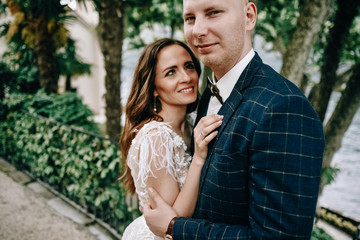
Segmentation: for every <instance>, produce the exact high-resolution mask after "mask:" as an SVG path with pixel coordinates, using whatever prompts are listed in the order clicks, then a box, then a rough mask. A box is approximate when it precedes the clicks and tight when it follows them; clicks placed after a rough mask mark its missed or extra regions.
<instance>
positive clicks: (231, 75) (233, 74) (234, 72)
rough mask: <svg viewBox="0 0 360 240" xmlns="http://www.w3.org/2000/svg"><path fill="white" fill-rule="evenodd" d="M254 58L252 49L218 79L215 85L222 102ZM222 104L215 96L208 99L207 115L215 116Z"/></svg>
mask: <svg viewBox="0 0 360 240" xmlns="http://www.w3.org/2000/svg"><path fill="white" fill-rule="evenodd" d="M254 56H255V51H254V49H251V50H250V51H249V52H248V54H246V56H245V57H244V58H243V59H241V61H240V62H238V63H237V64H236V65H235V66H234V67H233V68H232V69H230V71H228V72H227V73H226V74H225V75H224V76H223V77H222V78H220V79H219V80H218V81H217V82H215V81H214V82H215V85H216V86H217V87H218V88H219V91H220V96H221V97H222V99H223V102H225V101H226V99H227V98H228V97H229V96H230V93H231V92H232V90H233V88H234V86H235V84H236V82H237V80H238V79H239V77H240V75H241V73H242V72H243V71H244V69H245V67H246V66H247V65H248V64H249V62H250V61H251V59H252V58H253V57H254ZM212 79H214V73H213V74H212ZM221 106H222V104H221V103H220V102H219V100H218V99H217V98H216V97H215V96H211V97H210V102H209V107H208V111H207V115H210V114H216V113H218V112H219V110H220V108H221Z"/></svg>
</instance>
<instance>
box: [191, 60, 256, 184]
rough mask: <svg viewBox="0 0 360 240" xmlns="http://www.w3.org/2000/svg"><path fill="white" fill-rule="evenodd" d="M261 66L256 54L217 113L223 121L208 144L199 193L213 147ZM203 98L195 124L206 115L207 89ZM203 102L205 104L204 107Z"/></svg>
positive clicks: (208, 92)
mask: <svg viewBox="0 0 360 240" xmlns="http://www.w3.org/2000/svg"><path fill="white" fill-rule="evenodd" d="M261 65H262V60H261V58H260V57H259V55H258V54H257V53H256V54H255V56H254V58H253V59H252V60H251V61H250V63H249V64H248V65H247V66H246V67H245V69H244V71H243V72H242V74H241V76H240V77H239V79H238V81H237V82H236V84H235V86H234V89H233V90H232V92H231V94H230V96H229V97H228V99H226V101H225V102H224V104H223V105H222V107H221V108H220V110H219V112H218V114H219V115H224V119H223V123H222V125H221V127H220V129H219V130H218V131H219V133H218V135H217V136H216V138H215V139H214V140H213V141H212V142H211V143H210V144H209V148H208V149H209V151H208V155H207V158H206V161H205V163H204V166H203V168H202V172H201V177H200V185H199V191H201V190H202V187H203V185H204V182H205V181H204V179H205V177H206V174H207V171H208V168H209V165H210V162H211V159H212V155H213V154H214V152H215V146H216V144H217V141H218V139H219V138H220V136H221V134H222V133H223V131H224V129H225V127H226V125H227V124H228V122H229V120H230V119H231V117H232V116H233V115H234V113H235V110H236V109H237V108H238V107H239V106H240V104H241V102H242V100H243V96H242V93H241V92H242V91H243V90H244V89H246V88H248V87H249V86H250V84H251V82H252V80H253V78H254V75H255V73H256V72H257V71H258V69H259V67H260V66H261ZM203 97H204V98H205V99H203V98H202V99H201V101H200V103H202V105H200V104H199V110H200V112H198V116H197V119H196V124H197V123H198V121H199V120H200V118H201V117H203V116H205V115H206V112H207V108H208V107H207V106H208V104H209V99H210V90H209V89H208V88H206V89H205V91H204V95H203ZM204 102H205V103H206V105H205V103H204ZM199 113H200V114H199Z"/></svg>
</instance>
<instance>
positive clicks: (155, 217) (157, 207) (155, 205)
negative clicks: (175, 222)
mask: <svg viewBox="0 0 360 240" xmlns="http://www.w3.org/2000/svg"><path fill="white" fill-rule="evenodd" d="M148 192H149V198H150V203H148V204H145V205H144V206H143V213H144V217H145V220H146V224H147V225H148V227H149V228H150V230H151V231H152V232H153V233H154V234H155V235H157V236H160V237H164V236H165V233H166V230H167V228H168V225H169V223H170V221H171V219H173V218H174V217H176V216H177V213H176V212H175V210H174V209H173V208H172V207H171V206H170V205H169V204H167V203H166V202H165V201H164V200H163V199H162V197H161V196H160V195H159V194H158V193H157V192H156V191H155V190H154V189H153V188H149V189H148ZM150 204H151V205H150Z"/></svg>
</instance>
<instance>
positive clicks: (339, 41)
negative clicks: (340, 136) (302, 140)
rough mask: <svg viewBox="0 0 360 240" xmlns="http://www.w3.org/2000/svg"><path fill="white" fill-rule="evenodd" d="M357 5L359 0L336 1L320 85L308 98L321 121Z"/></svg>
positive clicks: (359, 3) (334, 82)
mask: <svg viewBox="0 0 360 240" xmlns="http://www.w3.org/2000/svg"><path fill="white" fill-rule="evenodd" d="M359 5H360V2H359V0H346V1H343V0H340V1H338V10H337V12H336V16H335V22H334V27H333V28H332V29H331V30H330V34H329V38H328V45H327V46H326V49H325V52H324V63H323V66H322V68H321V79H320V83H319V85H318V86H317V88H316V90H315V91H314V93H313V94H312V97H311V98H310V101H311V103H312V104H313V106H314V108H315V110H316V112H317V113H318V115H319V118H320V120H321V121H324V118H325V114H326V110H327V107H328V104H329V99H330V96H331V93H332V91H333V89H334V86H335V84H336V79H337V77H336V71H337V69H338V66H339V62H340V55H341V52H342V49H343V46H344V44H345V41H346V37H347V35H348V33H349V29H350V27H351V24H352V22H353V20H354V18H355V16H356V15H357V12H358V6H359Z"/></svg>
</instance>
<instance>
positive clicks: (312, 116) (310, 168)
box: [143, 0, 324, 239]
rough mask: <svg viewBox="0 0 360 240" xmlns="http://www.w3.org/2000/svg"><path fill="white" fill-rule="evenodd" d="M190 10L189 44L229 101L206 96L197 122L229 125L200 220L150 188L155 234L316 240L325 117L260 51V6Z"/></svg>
mask: <svg viewBox="0 0 360 240" xmlns="http://www.w3.org/2000/svg"><path fill="white" fill-rule="evenodd" d="M183 5H184V9H183V16H184V31H185V37H186V40H187V42H188V44H189V45H190V47H191V48H192V50H193V51H194V52H195V54H196V55H197V56H198V58H199V59H200V60H201V61H202V62H203V63H204V64H205V65H207V66H209V67H210V68H211V69H212V71H213V73H214V74H213V79H214V80H215V82H216V83H215V85H216V86H217V88H218V89H219V91H220V95H221V98H222V101H223V104H222V103H221V102H220V101H219V99H218V97H215V96H213V95H214V94H212V92H211V91H210V88H207V89H205V91H204V93H203V96H202V99H201V102H200V105H199V110H198V118H197V121H199V119H200V118H201V117H202V116H205V115H207V114H212V113H217V112H218V114H220V115H224V119H223V124H222V126H221V127H220V129H219V133H218V136H217V137H216V139H214V140H213V142H212V143H210V145H209V151H208V156H207V160H206V162H205V164H204V167H203V170H202V174H201V179H200V186H199V195H198V201H197V206H196V209H195V212H194V215H193V217H192V218H183V217H178V216H177V213H176V212H175V211H174V210H173V209H172V208H171V207H170V206H169V205H167V204H166V203H165V202H164V201H163V200H162V199H161V197H160V196H159V195H158V194H157V193H156V192H155V191H154V190H153V189H149V194H150V197H151V199H152V200H153V203H152V204H151V207H150V206H149V205H145V206H144V209H143V212H144V216H145V218H146V222H147V224H148V226H149V228H150V229H151V230H152V231H153V232H154V233H155V234H156V235H159V236H165V235H166V237H167V238H168V239H310V235H311V231H312V226H313V219H314V214H315V207H316V202H317V197H318V186H319V180H320V171H321V164H322V156H323V150H324V137H323V131H322V125H321V123H320V121H319V119H318V117H317V114H316V113H315V111H314V109H313V108H312V106H311V105H310V103H309V102H308V100H307V99H306V97H305V96H304V95H303V94H302V93H301V92H300V91H299V89H298V88H297V87H296V86H295V85H293V84H292V83H291V82H290V81H288V80H286V79H284V78H283V77H281V76H280V75H279V74H278V73H276V72H275V71H274V70H273V69H272V68H270V67H269V66H267V65H265V64H263V63H262V60H261V59H260V57H259V56H258V55H257V53H255V52H254V50H253V49H252V43H251V30H252V29H253V28H254V26H255V23H256V14H257V10H256V6H255V5H254V3H252V2H248V1H247V0H183ZM211 89H214V87H211Z"/></svg>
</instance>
